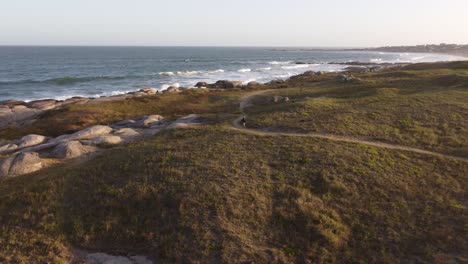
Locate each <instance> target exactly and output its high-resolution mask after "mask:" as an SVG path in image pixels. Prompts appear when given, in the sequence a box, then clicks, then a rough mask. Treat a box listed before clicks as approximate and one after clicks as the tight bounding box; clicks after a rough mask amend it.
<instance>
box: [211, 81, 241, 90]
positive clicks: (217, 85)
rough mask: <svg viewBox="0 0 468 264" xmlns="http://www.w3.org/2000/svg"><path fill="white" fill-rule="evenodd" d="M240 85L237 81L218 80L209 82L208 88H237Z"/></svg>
mask: <svg viewBox="0 0 468 264" xmlns="http://www.w3.org/2000/svg"><path fill="white" fill-rule="evenodd" d="M239 87H242V82H239V81H227V80H219V81H217V82H216V83H214V84H210V86H209V88H215V89H232V88H239Z"/></svg>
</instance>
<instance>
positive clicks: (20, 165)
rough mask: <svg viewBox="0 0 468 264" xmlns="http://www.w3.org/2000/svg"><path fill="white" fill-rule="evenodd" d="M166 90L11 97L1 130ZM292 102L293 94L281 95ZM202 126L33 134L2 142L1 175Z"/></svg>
mask: <svg viewBox="0 0 468 264" xmlns="http://www.w3.org/2000/svg"><path fill="white" fill-rule="evenodd" d="M385 67H389V66H379V67H378V68H375V65H373V64H369V65H362V64H359V65H357V64H356V65H354V66H349V67H348V68H347V70H345V71H344V72H334V73H325V72H320V71H319V72H314V71H307V72H305V73H303V74H300V75H296V76H292V77H291V78H290V79H288V80H273V81H270V82H268V83H265V84H263V83H258V82H250V83H248V84H246V85H244V84H243V82H240V81H227V80H219V81H217V82H215V83H211V84H210V83H206V82H199V83H197V84H196V85H195V87H193V88H185V87H175V86H173V87H169V88H168V89H166V90H164V91H163V92H161V93H180V92H183V91H185V90H188V89H194V88H195V89H213V90H226V89H235V88H237V89H249V88H258V87H261V86H266V85H272V86H277V85H283V84H285V83H287V82H288V81H294V80H297V79H301V78H304V77H306V78H307V77H311V76H320V75H324V74H333V75H334V78H335V79H336V80H337V81H340V82H354V81H359V79H358V78H355V77H354V76H353V75H352V73H353V72H362V71H375V70H380V69H383V68H385ZM158 93H160V92H159V91H157V90H155V89H152V88H145V89H141V90H139V91H136V92H130V93H127V94H122V95H116V96H110V97H100V98H83V97H74V98H70V99H67V100H64V101H57V100H52V99H46V100H37V101H32V102H21V101H13V100H10V101H6V102H3V103H2V104H1V105H0V129H4V128H7V127H10V126H24V125H28V124H32V123H34V122H35V121H37V119H38V117H39V116H40V115H41V114H42V113H44V112H46V111H49V110H54V109H55V110H57V109H63V108H65V107H68V106H70V105H73V104H96V103H102V102H110V101H119V100H125V99H129V98H135V97H142V96H151V95H156V94H158ZM285 100H286V101H287V98H286V99H285V98H279V99H275V102H276V101H285ZM197 124H200V123H199V122H198V116H196V115H189V116H186V117H183V118H180V119H178V120H176V121H174V122H172V123H170V122H168V121H167V120H166V119H165V118H164V117H162V116H160V115H156V114H155V115H149V116H140V117H136V118H132V119H128V120H123V121H120V122H117V123H115V124H113V125H110V126H106V125H95V126H91V127H88V128H85V129H83V130H81V131H78V132H75V133H73V134H67V135H61V136H58V137H56V138H49V137H45V136H42V135H34V134H31V135H27V136H24V137H22V138H20V139H18V140H12V141H6V142H0V156H2V158H3V159H2V160H0V179H1V178H4V177H12V176H19V175H23V174H28V173H32V172H35V171H38V170H41V169H43V168H46V167H48V164H49V163H51V162H52V163H53V164H56V163H60V162H63V161H65V160H68V159H75V158H79V157H83V156H86V155H88V154H92V153H97V152H99V151H100V150H103V149H105V148H106V147H108V146H115V145H119V144H125V143H129V142H133V141H134V140H137V139H139V138H143V137H147V136H153V135H155V134H156V133H158V132H159V131H161V130H162V129H176V128H180V127H187V126H193V125H197Z"/></svg>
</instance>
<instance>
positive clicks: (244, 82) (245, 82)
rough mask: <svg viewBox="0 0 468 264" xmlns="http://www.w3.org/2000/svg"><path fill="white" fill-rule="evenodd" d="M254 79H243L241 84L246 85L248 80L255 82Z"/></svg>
mask: <svg viewBox="0 0 468 264" xmlns="http://www.w3.org/2000/svg"><path fill="white" fill-rule="evenodd" d="M256 80H257V79H248V80H246V81H243V82H242V84H243V85H246V84H248V83H249V82H255V81H256Z"/></svg>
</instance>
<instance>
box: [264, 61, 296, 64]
mask: <svg viewBox="0 0 468 264" xmlns="http://www.w3.org/2000/svg"><path fill="white" fill-rule="evenodd" d="M291 63H292V61H270V62H269V63H268V64H271V65H282V64H291Z"/></svg>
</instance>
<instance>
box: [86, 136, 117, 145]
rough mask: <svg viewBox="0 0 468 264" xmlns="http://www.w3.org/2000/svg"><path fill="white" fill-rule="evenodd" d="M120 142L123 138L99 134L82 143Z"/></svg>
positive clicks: (103, 143)
mask: <svg viewBox="0 0 468 264" xmlns="http://www.w3.org/2000/svg"><path fill="white" fill-rule="evenodd" d="M122 142H123V140H122V138H121V137H119V136H113V135H104V136H99V137H96V138H93V139H90V140H86V141H85V142H83V143H84V144H85V145H92V146H99V145H118V144H120V143H122Z"/></svg>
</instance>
